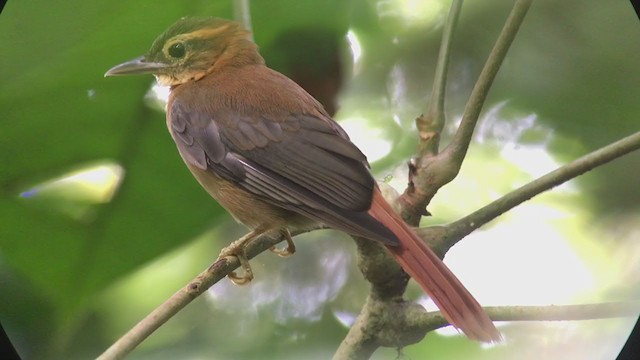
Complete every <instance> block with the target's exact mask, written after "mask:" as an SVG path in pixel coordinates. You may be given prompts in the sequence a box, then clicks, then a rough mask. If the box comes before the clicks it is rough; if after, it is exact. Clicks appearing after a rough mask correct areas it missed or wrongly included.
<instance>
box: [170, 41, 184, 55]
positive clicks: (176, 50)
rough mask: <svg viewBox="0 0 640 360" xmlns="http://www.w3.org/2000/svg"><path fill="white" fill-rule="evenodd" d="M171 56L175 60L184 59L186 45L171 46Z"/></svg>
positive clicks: (176, 44)
mask: <svg viewBox="0 0 640 360" xmlns="http://www.w3.org/2000/svg"><path fill="white" fill-rule="evenodd" d="M168 52H169V56H171V57H172V58H175V59H180V58H183V57H184V55H185V54H186V52H187V50H186V49H185V47H184V43H181V42H178V43H175V44H173V45H171V46H169V51H168Z"/></svg>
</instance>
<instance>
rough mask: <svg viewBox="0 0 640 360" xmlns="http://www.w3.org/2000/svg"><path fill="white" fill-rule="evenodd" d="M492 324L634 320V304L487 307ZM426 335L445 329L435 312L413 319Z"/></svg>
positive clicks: (637, 309) (638, 309) (639, 306)
mask: <svg viewBox="0 0 640 360" xmlns="http://www.w3.org/2000/svg"><path fill="white" fill-rule="evenodd" d="M484 309H485V311H486V312H487V314H488V315H489V317H490V318H491V320H493V321H569V320H596V319H609V318H619V317H636V316H638V312H640V304H639V303H637V302H608V303H600V304H580V305H548V306H488V307H485V308H484ZM414 321H415V322H416V324H419V326H421V327H423V328H424V329H425V330H426V331H433V330H436V329H439V328H441V327H444V326H447V325H449V323H448V322H447V320H446V319H445V318H444V316H442V314H441V313H440V312H439V311H434V312H428V313H425V314H423V315H422V316H418V317H416V318H415V319H414Z"/></svg>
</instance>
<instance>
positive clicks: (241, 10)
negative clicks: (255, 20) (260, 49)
mask: <svg viewBox="0 0 640 360" xmlns="http://www.w3.org/2000/svg"><path fill="white" fill-rule="evenodd" d="M233 15H234V16H233V17H234V18H235V20H236V21H238V22H240V23H242V26H243V27H244V28H245V29H246V30H247V31H249V37H250V38H251V41H253V27H252V24H251V9H250V6H249V0H234V1H233Z"/></svg>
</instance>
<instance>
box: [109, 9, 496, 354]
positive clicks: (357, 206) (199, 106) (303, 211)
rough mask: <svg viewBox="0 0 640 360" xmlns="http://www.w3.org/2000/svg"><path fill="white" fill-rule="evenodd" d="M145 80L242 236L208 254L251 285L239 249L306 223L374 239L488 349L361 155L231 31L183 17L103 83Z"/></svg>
mask: <svg viewBox="0 0 640 360" xmlns="http://www.w3.org/2000/svg"><path fill="white" fill-rule="evenodd" d="M134 74H153V75H154V76H155V78H156V80H157V82H158V83H159V84H160V85H164V86H169V87H170V95H169V100H168V102H167V112H166V120H167V128H168V130H169V133H170V134H171V137H172V138H173V140H174V141H175V143H176V146H177V149H178V152H179V153H180V156H181V157H182V159H183V160H184V162H185V164H186V166H187V167H188V168H189V170H190V171H191V173H192V174H193V175H194V177H195V178H196V180H197V181H198V182H199V183H200V184H201V185H202V187H203V188H204V189H205V190H206V191H207V192H208V193H209V194H210V195H211V197H213V198H214V199H215V200H216V201H218V203H220V205H222V207H224V208H225V209H226V210H227V211H228V212H229V213H230V214H231V215H232V216H233V217H234V218H235V219H236V220H237V221H238V222H240V223H242V224H244V225H246V226H247V227H248V228H249V229H250V232H249V233H248V234H247V235H245V236H243V237H242V238H240V239H239V240H236V241H234V242H233V243H232V244H231V245H229V246H227V247H225V248H224V249H223V250H222V252H221V253H220V256H221V257H222V256H235V257H237V258H238V260H239V262H240V264H241V267H242V269H244V274H243V275H242V276H240V275H237V274H236V273H235V272H233V273H230V274H229V278H230V279H231V280H233V281H234V282H236V283H238V284H243V283H246V282H248V281H250V280H251V279H252V278H253V272H252V270H251V266H250V265H249V261H248V259H247V257H246V255H245V253H244V248H245V246H246V245H247V244H248V243H249V242H250V241H252V240H254V239H256V238H257V237H260V236H262V235H269V236H282V237H283V238H284V240H286V242H287V246H286V248H284V249H275V248H274V249H272V250H273V251H274V252H276V253H277V254H279V255H282V256H288V255H290V254H292V253H293V252H294V251H295V245H294V243H293V241H292V239H291V231H292V230H295V229H309V228H312V227H313V226H317V225H318V224H320V225H322V226H327V227H330V228H334V229H337V230H341V231H344V232H346V233H348V234H351V235H354V236H358V237H362V238H366V239H369V240H371V241H377V242H379V243H380V244H382V245H384V247H385V248H386V249H387V251H388V252H389V253H390V254H391V255H392V257H393V258H394V259H395V260H396V261H397V262H398V263H399V264H400V266H401V267H402V268H403V269H404V271H405V272H407V273H408V274H409V275H410V276H411V277H412V278H413V279H414V280H415V281H416V282H417V283H418V284H419V285H420V286H421V287H422V289H423V290H424V291H425V292H426V293H427V294H428V295H429V296H430V297H431V299H433V301H434V303H435V304H436V305H437V306H438V308H439V309H440V311H441V312H442V314H443V315H444V317H445V318H446V319H447V321H448V322H449V323H450V324H451V325H453V326H454V327H456V328H457V329H459V330H460V331H462V332H463V333H464V334H465V335H466V336H467V337H468V338H470V339H473V340H478V341H482V342H499V341H501V339H502V338H501V335H500V333H499V331H498V330H497V329H496V327H495V325H494V324H493V322H492V321H491V319H490V318H489V316H488V315H487V313H486V312H485V311H484V309H483V308H482V307H481V306H480V304H479V303H478V302H477V301H476V300H475V298H474V297H473V295H471V294H470V293H469V291H468V290H467V289H466V288H465V287H464V285H463V284H462V283H461V282H460V281H459V280H458V278H457V277H456V276H455V275H454V274H453V272H451V270H450V269H449V268H448V267H447V266H446V265H445V264H444V263H443V262H442V260H440V258H438V256H436V255H435V253H434V252H433V251H432V250H431V249H430V248H429V247H428V246H427V245H426V244H425V242H424V241H423V240H422V239H421V238H420V237H419V236H418V235H417V234H416V233H415V231H414V230H412V229H411V227H409V225H407V224H406V223H405V222H404V221H403V220H402V219H401V217H400V216H399V215H398V214H396V212H395V211H394V210H393V208H392V206H391V205H390V204H389V203H387V201H386V200H385V199H384V197H383V195H382V193H381V191H380V188H379V186H378V185H377V183H376V181H375V179H374V177H373V175H372V174H371V172H370V168H369V164H368V162H367V159H366V156H365V155H364V154H363V153H362V152H361V151H360V149H359V148H358V147H357V146H356V145H354V144H353V143H352V142H351V140H350V139H349V136H348V135H347V133H346V132H345V130H343V128H342V127H341V126H340V125H339V124H338V123H337V122H336V121H334V120H333V119H332V118H331V116H329V115H328V113H327V112H326V111H325V109H324V108H323V106H322V105H321V104H320V103H319V102H318V101H316V99H314V98H313V97H312V96H311V95H310V94H309V93H307V92H306V91H305V90H304V89H302V88H301V87H300V86H299V85H297V84H296V83H295V82H294V81H293V80H291V79H289V78H288V77H286V76H285V75H283V74H281V73H279V72H277V71H275V70H272V69H270V68H269V67H267V66H266V64H265V60H264V59H263V57H262V56H261V55H260V53H259V52H258V46H257V45H256V43H255V42H254V41H253V40H252V36H251V33H250V32H249V31H247V30H245V28H244V27H243V26H242V25H241V24H240V23H238V22H235V21H231V20H226V19H221V18H216V17H184V18H181V19H179V20H178V21H177V22H176V23H174V24H173V25H171V26H170V27H169V28H168V29H167V30H166V31H164V32H163V33H162V34H161V35H159V36H158V37H157V38H156V39H155V41H154V42H153V44H152V45H151V48H150V49H149V51H148V52H147V53H146V54H145V55H143V56H140V57H138V58H135V59H133V60H130V61H127V62H124V63H121V64H119V65H116V66H114V67H112V68H111V69H109V70H108V71H107V72H106V74H105V76H118V75H134Z"/></svg>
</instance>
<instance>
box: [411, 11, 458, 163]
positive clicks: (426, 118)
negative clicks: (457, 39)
mask: <svg viewBox="0 0 640 360" xmlns="http://www.w3.org/2000/svg"><path fill="white" fill-rule="evenodd" d="M461 8H462V0H454V1H453V3H452V4H451V9H450V10H449V15H448V17H447V21H446V22H445V25H444V29H443V31H442V41H441V43H440V51H439V52H438V61H437V63H436V71H435V75H434V79H433V87H432V89H431V97H430V99H429V104H428V105H427V111H426V113H425V114H423V115H420V116H419V117H418V118H417V119H416V127H417V129H418V138H419V139H420V142H419V145H418V157H419V158H422V157H427V156H433V155H436V154H437V153H438V150H439V146H440V134H441V133H442V129H443V127H444V123H445V114H444V99H445V92H446V89H447V74H448V70H449V62H450V59H451V44H452V43H453V30H454V29H455V28H456V25H457V24H458V18H459V17H460V10H461Z"/></svg>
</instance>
